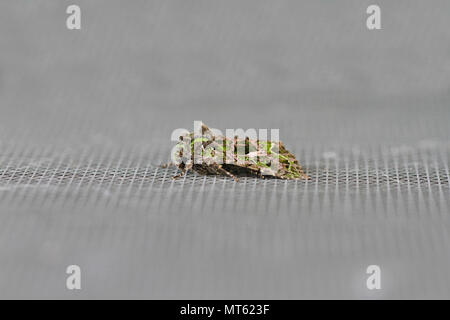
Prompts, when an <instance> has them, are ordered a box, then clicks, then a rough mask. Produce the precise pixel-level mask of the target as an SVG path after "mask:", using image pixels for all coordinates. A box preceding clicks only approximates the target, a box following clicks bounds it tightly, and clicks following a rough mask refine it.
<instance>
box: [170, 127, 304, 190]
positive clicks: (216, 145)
mask: <svg viewBox="0 0 450 320" xmlns="http://www.w3.org/2000/svg"><path fill="white" fill-rule="evenodd" d="M200 131H201V134H198V133H197V134H195V133H194V132H189V133H185V134H183V135H181V136H180V137H179V140H178V142H177V144H176V146H175V148H174V149H173V152H172V162H171V163H169V164H167V165H163V167H167V166H171V165H175V166H177V167H178V169H179V170H180V171H181V173H180V174H178V175H176V176H174V177H173V178H174V179H177V178H179V177H181V176H183V175H185V174H186V173H187V172H188V171H190V170H193V171H195V172H197V173H200V174H203V175H220V176H228V177H230V178H233V179H234V180H235V181H238V177H257V178H261V179H267V178H275V179H287V180H298V179H309V177H308V176H307V175H306V173H305V172H304V171H303V169H302V167H301V166H300V164H299V163H298V161H297V159H296V158H295V156H294V155H293V154H291V153H290V152H289V151H288V150H287V149H286V148H285V147H284V145H283V143H281V142H279V141H278V142H276V141H269V140H259V139H250V138H249V137H246V138H239V137H238V136H234V137H233V138H229V137H225V136H223V135H221V134H217V133H215V132H214V129H210V128H208V127H207V126H206V125H204V124H201V130H200Z"/></svg>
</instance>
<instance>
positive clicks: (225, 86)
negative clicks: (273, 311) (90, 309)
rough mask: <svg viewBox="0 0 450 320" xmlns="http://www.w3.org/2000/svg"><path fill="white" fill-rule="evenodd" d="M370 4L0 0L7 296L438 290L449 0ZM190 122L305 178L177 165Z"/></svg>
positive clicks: (444, 249) (2, 238)
mask: <svg viewBox="0 0 450 320" xmlns="http://www.w3.org/2000/svg"><path fill="white" fill-rule="evenodd" d="M74 3H75V4H78V5H80V7H81V10H82V29H81V30H79V31H69V30H67V29H66V27H65V20H66V17H67V14H66V13H65V11H66V7H67V6H68V5H69V4H74ZM376 3H377V4H378V5H380V7H381V9H382V30H377V31H369V30H367V28H366V27H365V20H366V17H367V15H366V13H365V11H366V8H367V6H368V5H369V4H372V1H356V0H355V1H348V0H344V1H317V0H315V1H313V0H311V1H296V0H295V1H294V0H293V1H283V0H282V1H261V0H259V1H256V0H244V1H234V0H231V1H206V0H205V1H200V0H194V1H181V0H180V1H137V0H133V1H98V0H96V1H84V0H77V1H56V0H53V1H50V0H45V1H40V0H39V1H38V0H35V1H24V0H14V1H13V0H3V1H1V2H0V297H1V298H69V299H71V298H75V299H77V298H176V299H178V298H192V299H194V298H201V299H203V298H211V299H216V298H225V299H226V298H235V299H238V298H255V299H258V298H271V299H281V298H287V299H299V298H357V299H365V298H375V299H378V298H449V297H450V276H449V273H448V270H450V251H449V247H450V242H449V240H450V238H449V237H450V233H449V227H450V225H449V206H450V204H449V196H450V194H449V192H450V179H449V159H450V142H449V137H450V127H449V120H450V108H449V102H450V91H449V90H450V16H449V12H450V2H448V1H444V0H443V1H424V0H423V1H406V0H405V1H381V0H379V1H377V2H376ZM194 120H203V121H204V122H205V123H206V124H208V125H210V126H211V127H215V128H218V129H222V130H224V129H225V128H244V129H247V128H279V129H280V135H281V140H282V141H283V142H284V143H285V145H286V146H287V147H288V149H289V150H290V151H292V152H293V153H295V154H296V155H297V156H298V158H299V160H300V163H301V164H302V165H303V166H304V167H305V169H306V170H307V172H308V174H309V175H310V176H311V180H309V181H307V182H305V181H276V180H274V181H272V180H271V181H259V180H256V179H250V178H248V179H241V180H240V181H239V182H237V183H235V182H234V181H233V180H230V179H226V178H222V177H203V176H198V175H195V174H189V175H188V176H186V177H185V178H184V179H181V180H178V181H172V180H171V179H170V177H171V176H172V175H174V174H175V170H174V169H161V168H158V165H159V164H161V163H163V162H166V161H167V160H168V159H169V153H170V150H171V148H172V146H173V143H172V142H171V141H170V134H171V132H172V130H173V129H175V128H180V127H181V128H187V129H191V128H192V125H193V121H194ZM70 264H77V265H79V266H80V267H81V269H82V290H80V291H69V290H67V289H66V287H65V281H66V277H67V274H66V273H65V269H66V267H67V266H68V265H70ZM370 264H377V265H379V266H380V267H381V270H382V289H381V290H379V291H376V290H375V291H370V290H367V288H366V286H365V282H366V278H367V275H366V273H365V270H366V267H367V266H368V265H370Z"/></svg>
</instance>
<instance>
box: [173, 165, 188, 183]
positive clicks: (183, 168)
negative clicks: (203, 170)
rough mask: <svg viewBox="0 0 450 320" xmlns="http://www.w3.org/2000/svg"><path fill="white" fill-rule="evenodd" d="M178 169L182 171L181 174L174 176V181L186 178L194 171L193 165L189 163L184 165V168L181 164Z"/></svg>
mask: <svg viewBox="0 0 450 320" xmlns="http://www.w3.org/2000/svg"><path fill="white" fill-rule="evenodd" d="M178 169H180V170H181V173H180V174H177V175H176V176H173V177H172V179H174V180H176V179H178V178H181V177H183V176H185V175H186V174H187V173H188V171H189V170H191V169H192V163H188V164H186V165H185V164H183V166H181V164H180V166H178Z"/></svg>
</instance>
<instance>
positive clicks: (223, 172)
mask: <svg viewBox="0 0 450 320" xmlns="http://www.w3.org/2000/svg"><path fill="white" fill-rule="evenodd" d="M216 168H217V172H218V173H221V174H224V175H226V176H228V177H230V178H233V179H234V181H236V182H238V181H239V179H238V178H237V177H236V176H235V175H233V174H232V173H231V172H229V171H227V170H225V169H224V168H223V167H222V166H221V165H218V166H217V167H216Z"/></svg>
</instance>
